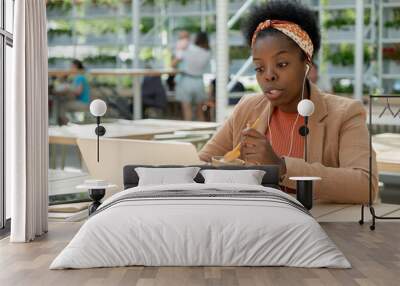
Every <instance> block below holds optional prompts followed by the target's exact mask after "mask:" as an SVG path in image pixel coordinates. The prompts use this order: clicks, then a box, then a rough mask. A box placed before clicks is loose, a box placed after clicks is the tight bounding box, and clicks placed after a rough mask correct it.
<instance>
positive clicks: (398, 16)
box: [384, 8, 400, 39]
mask: <svg viewBox="0 0 400 286" xmlns="http://www.w3.org/2000/svg"><path fill="white" fill-rule="evenodd" d="M384 26H385V28H386V31H387V32H386V35H387V37H388V38H391V39H400V8H397V9H393V19H392V20H389V21H386V22H385V24H384Z"/></svg>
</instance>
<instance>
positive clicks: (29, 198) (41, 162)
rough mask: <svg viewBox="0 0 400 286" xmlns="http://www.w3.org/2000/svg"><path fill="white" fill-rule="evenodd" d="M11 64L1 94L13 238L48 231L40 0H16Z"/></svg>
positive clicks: (43, 25)
mask: <svg viewBox="0 0 400 286" xmlns="http://www.w3.org/2000/svg"><path fill="white" fill-rule="evenodd" d="M13 57H14V63H15V65H14V69H13V74H12V87H13V88H12V89H13V92H12V93H11V98H7V99H6V107H7V108H6V187H7V188H10V190H11V237H10V241H12V242H27V241H31V240H33V239H35V237H36V236H40V235H42V234H43V233H45V232H47V226H48V224H47V206H48V186H47V185H48V183H47V170H48V110H47V109H48V93H47V85H48V83H47V30H46V3H45V0H18V1H15V18H14V49H13Z"/></svg>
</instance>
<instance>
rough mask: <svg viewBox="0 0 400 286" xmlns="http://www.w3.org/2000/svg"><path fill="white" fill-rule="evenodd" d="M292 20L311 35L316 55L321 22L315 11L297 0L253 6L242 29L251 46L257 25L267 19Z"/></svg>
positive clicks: (319, 41) (266, 32) (279, 0)
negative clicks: (319, 22)
mask: <svg viewBox="0 0 400 286" xmlns="http://www.w3.org/2000/svg"><path fill="white" fill-rule="evenodd" d="M267 19H269V20H282V21H290V22H293V23H296V24H297V25H299V26H300V27H301V28H302V29H303V30H304V31H305V32H306V33H307V34H308V36H309V37H310V39H311V41H312V43H313V45H314V55H315V54H316V53H317V52H318V50H319V48H320V45H321V35H320V29H319V24H318V20H317V17H316V15H315V14H314V12H313V11H312V10H311V9H310V8H309V7H307V6H305V5H303V4H301V3H300V2H298V1H297V0H272V1H268V2H267V3H264V4H260V5H257V6H255V7H253V8H252V9H251V11H250V13H249V14H248V15H247V20H245V21H244V24H243V26H242V30H243V33H244V36H245V38H246V41H247V43H248V45H249V46H251V39H252V37H253V33H254V31H255V30H256V29H257V26H258V25H259V24H260V23H261V22H263V21H265V20H267ZM277 32H278V31H277V30H274V29H267V30H263V31H261V32H260V33H259V34H258V36H257V37H258V38H259V37H263V36H265V35H267V34H272V33H277Z"/></svg>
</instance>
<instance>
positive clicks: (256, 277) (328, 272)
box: [0, 221, 400, 286]
mask: <svg viewBox="0 0 400 286" xmlns="http://www.w3.org/2000/svg"><path fill="white" fill-rule="evenodd" d="M81 225H82V223H55V222H52V223H50V231H49V233H48V234H46V235H45V236H43V237H41V238H38V239H37V240H35V241H34V242H32V243H29V244H18V243H13V244H10V243H9V242H8V239H4V240H2V241H0V269H1V271H0V285H2V286H8V285H10V286H11V285H12V286H14V285H33V286H35V285H52V286H54V285H57V286H58V285H66V286H72V285H85V286H87V285H136V286H153V285H154V286H156V285H157V286H164V285H165V286H180V285H198V286H209V285H229V286H234V285H237V286H250V285H251V286H263V285H307V286H309V285H312V286H314V285H350V286H351V285H366V286H370V285H376V286H380V285H384V286H392V285H393V286H394V285H398V273H399V271H400V243H399V241H400V231H399V230H400V229H399V227H400V225H399V224H397V223H393V222H383V221H379V222H378V224H377V228H376V230H375V231H370V230H369V227H368V224H365V225H362V226H360V225H359V224H358V223H356V222H351V223H346V222H340V223H321V225H322V227H323V228H324V229H325V231H326V232H327V233H328V235H329V237H330V238H331V239H332V240H333V241H334V242H335V243H336V244H337V245H338V247H339V248H340V249H341V250H342V251H343V253H344V254H345V255H346V257H347V258H348V259H349V261H350V262H351V264H352V266H353V268H352V269H346V270H343V269H306V268H289V267H142V266H138V267H118V268H100V269H85V270H52V271H51V270H49V269H48V267H49V265H50V263H51V262H52V260H53V259H54V258H55V256H56V255H57V254H58V253H59V252H60V251H61V250H62V248H63V247H65V246H66V244H67V243H68V242H69V241H70V240H71V238H72V237H73V235H74V234H75V233H76V232H77V230H78V229H79V227H80V226H81Z"/></svg>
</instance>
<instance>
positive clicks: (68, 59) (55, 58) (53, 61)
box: [48, 57, 72, 65]
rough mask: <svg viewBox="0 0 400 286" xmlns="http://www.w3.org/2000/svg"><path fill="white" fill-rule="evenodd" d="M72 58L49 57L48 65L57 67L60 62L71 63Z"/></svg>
mask: <svg viewBox="0 0 400 286" xmlns="http://www.w3.org/2000/svg"><path fill="white" fill-rule="evenodd" d="M71 60H72V59H71V58H68V57H49V59H48V64H49V65H55V64H56V63H57V62H58V61H71Z"/></svg>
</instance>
